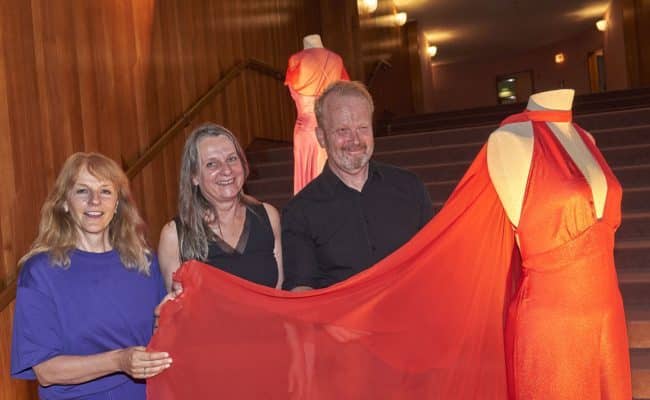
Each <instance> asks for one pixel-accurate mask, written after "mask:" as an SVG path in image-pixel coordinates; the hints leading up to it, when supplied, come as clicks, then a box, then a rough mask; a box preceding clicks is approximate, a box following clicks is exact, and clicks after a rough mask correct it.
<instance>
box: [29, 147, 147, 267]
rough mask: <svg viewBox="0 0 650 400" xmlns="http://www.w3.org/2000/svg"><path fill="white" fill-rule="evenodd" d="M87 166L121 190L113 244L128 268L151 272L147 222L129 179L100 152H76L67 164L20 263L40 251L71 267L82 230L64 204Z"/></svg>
mask: <svg viewBox="0 0 650 400" xmlns="http://www.w3.org/2000/svg"><path fill="white" fill-rule="evenodd" d="M84 168H85V169H86V170H87V171H88V173H90V174H91V175H93V176H94V177H96V178H97V179H103V180H107V181H109V182H111V183H112V184H113V185H114V186H115V190H116V191H117V199H118V205H117V209H116V210H115V214H114V215H113V219H112V220H111V222H110V224H109V226H108V230H109V231H108V236H109V242H110V244H111V246H113V248H114V249H115V250H117V252H118V253H119V255H120V259H121V260H122V263H123V264H124V265H125V266H126V268H129V269H136V270H138V272H141V273H143V274H145V275H149V267H150V264H151V259H152V255H151V250H150V249H149V246H148V244H147V241H146V239H145V224H144V221H143V220H142V217H140V214H139V212H138V210H137V208H136V206H135V203H134V201H133V197H132V196H131V189H130V188H129V179H128V178H127V177H126V175H125V174H124V171H122V169H121V168H120V167H119V166H118V165H117V163H116V162H115V161H113V160H111V159H110V158H108V157H106V156H104V155H102V154H99V153H75V154H73V155H71V156H70V157H69V158H68V159H67V160H66V162H65V163H64V164H63V168H62V169H61V172H60V173H59V176H58V177H57V178H56V182H55V183H54V187H53V188H52V190H51V191H50V193H49V194H48V196H47V198H46V199H45V203H44V204H43V207H42V208H41V220H40V223H39V226H38V235H37V236H36V239H35V240H34V242H33V243H32V245H31V247H30V250H29V251H28V252H27V254H25V255H24V256H23V257H22V258H21V259H20V261H18V265H19V266H20V265H22V264H23V263H25V261H27V260H28V259H29V258H30V257H32V256H34V255H36V254H40V253H48V255H49V257H50V260H51V262H52V263H53V264H54V265H57V266H59V267H62V268H67V267H69V266H70V254H69V253H70V251H71V250H73V249H74V248H75V247H76V244H77V240H78V236H77V235H78V233H77V228H76V225H75V222H74V221H73V219H72V217H71V216H70V214H69V213H68V212H66V210H65V209H64V203H65V201H66V198H67V195H68V193H69V192H70V191H71V190H72V187H73V186H74V184H75V182H76V180H77V177H78V176H79V172H80V171H81V170H82V169H84Z"/></svg>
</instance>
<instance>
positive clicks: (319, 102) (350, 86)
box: [314, 81, 375, 129]
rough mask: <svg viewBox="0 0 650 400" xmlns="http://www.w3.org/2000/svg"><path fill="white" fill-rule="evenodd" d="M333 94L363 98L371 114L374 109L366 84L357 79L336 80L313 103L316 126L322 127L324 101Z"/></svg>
mask: <svg viewBox="0 0 650 400" xmlns="http://www.w3.org/2000/svg"><path fill="white" fill-rule="evenodd" d="M333 95H338V96H352V97H357V98H360V99H362V100H365V101H366V103H368V109H369V110H370V115H372V113H373V111H374V110H375V104H374V103H373V101H372V96H371V95H370V93H369V92H368V89H367V88H366V85H364V84H363V83H361V82H358V81H336V82H334V83H332V84H331V85H329V86H328V87H327V89H325V91H324V92H323V93H321V95H320V96H319V97H318V99H316V103H315V104H314V113H315V114H316V121H317V122H318V126H319V127H320V128H321V129H323V126H324V124H323V122H324V119H325V115H324V110H323V109H324V108H325V101H326V100H327V99H328V98H329V97H330V96H333Z"/></svg>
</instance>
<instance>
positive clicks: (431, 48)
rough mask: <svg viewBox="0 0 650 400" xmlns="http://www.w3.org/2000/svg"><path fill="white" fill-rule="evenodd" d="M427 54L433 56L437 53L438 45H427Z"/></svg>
mask: <svg viewBox="0 0 650 400" xmlns="http://www.w3.org/2000/svg"><path fill="white" fill-rule="evenodd" d="M427 54H428V55H429V57H431V58H433V57H435V56H436V54H438V46H433V45H431V46H429V47H427Z"/></svg>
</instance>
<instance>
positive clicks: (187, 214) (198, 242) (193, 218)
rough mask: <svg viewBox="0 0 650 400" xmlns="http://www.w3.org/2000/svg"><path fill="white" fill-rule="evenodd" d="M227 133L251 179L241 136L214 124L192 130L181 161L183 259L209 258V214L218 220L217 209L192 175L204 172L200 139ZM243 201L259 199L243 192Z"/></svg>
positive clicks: (181, 237) (179, 238)
mask: <svg viewBox="0 0 650 400" xmlns="http://www.w3.org/2000/svg"><path fill="white" fill-rule="evenodd" d="M218 136H225V137H226V138H228V140H230V141H231V142H232V144H233V145H234V146H235V152H236V153H237V156H238V157H239V159H240V160H241V163H242V166H243V168H244V181H245V180H246V178H248V173H249V167H248V161H247V160H246V154H245V153H244V149H243V148H242V147H241V144H239V141H238V140H237V137H235V135H234V134H233V133H232V132H230V131H229V130H228V129H226V128H224V127H223V126H220V125H217V124H214V123H210V122H208V123H204V124H202V125H200V126H198V127H197V128H196V129H194V130H193V131H192V133H191V134H190V136H189V137H188V138H187V141H186V142H185V148H184V149H183V158H182V160H181V173H180V175H181V176H180V182H179V188H178V218H179V219H180V222H181V224H180V227H177V232H178V233H179V235H178V236H179V237H178V244H179V251H180V256H181V260H182V261H186V260H205V259H206V258H207V257H208V240H209V239H210V238H213V237H214V233H213V232H212V229H210V227H209V225H208V221H206V216H210V217H211V218H213V220H212V221H214V220H216V221H217V222H218V218H219V216H218V214H217V210H216V209H215V208H214V206H213V205H212V204H210V202H209V201H208V200H207V199H206V198H205V196H203V193H201V189H200V188H199V186H198V185H194V184H193V182H192V178H193V177H196V176H197V175H198V174H199V172H200V165H199V162H200V160H199V142H200V141H201V140H202V139H203V138H206V137H218ZM239 196H240V200H241V201H242V203H244V204H245V205H246V204H251V203H254V202H255V201H254V200H252V198H250V197H249V196H246V195H244V193H243V190H242V191H241V192H240V193H239Z"/></svg>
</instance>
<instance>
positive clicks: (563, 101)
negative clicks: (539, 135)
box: [487, 89, 607, 226]
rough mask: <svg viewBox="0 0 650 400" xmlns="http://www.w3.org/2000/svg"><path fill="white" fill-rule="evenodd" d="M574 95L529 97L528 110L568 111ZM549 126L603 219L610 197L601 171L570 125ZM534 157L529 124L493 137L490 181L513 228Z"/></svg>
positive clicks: (570, 92)
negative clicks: (583, 182) (587, 188)
mask: <svg viewBox="0 0 650 400" xmlns="http://www.w3.org/2000/svg"><path fill="white" fill-rule="evenodd" d="M573 95H574V91H573V89H560V90H551V91H548V92H541V93H537V94H534V95H532V96H530V99H529V100H528V106H527V109H528V110H531V111H543V110H558V111H569V110H571V104H572V103H573ZM548 125H549V127H550V128H551V130H552V131H553V133H554V134H555V136H556V137H557V138H558V140H559V141H560V142H561V143H562V146H563V147H564V149H565V150H566V151H567V152H568V153H569V155H570V156H571V159H572V160H573V162H574V163H575V164H576V166H577V167H578V168H579V169H580V171H581V172H582V174H583V175H584V177H585V178H586V179H587V182H588V183H589V186H590V187H591V191H592V195H593V200H594V203H595V204H594V205H595V209H596V215H597V217H598V218H602V216H603V209H604V208H605V197H606V195H607V181H606V180H605V175H604V174H603V171H602V169H601V168H600V166H599V165H598V163H597V162H596V160H595V159H594V156H593V155H592V154H591V153H590V151H589V149H588V148H587V146H586V144H585V143H584V142H583V141H582V139H581V138H580V135H579V134H578V133H577V132H576V130H575V128H574V127H573V126H572V124H571V123H570V122H548ZM532 155H533V130H532V127H531V125H530V124H529V123H527V122H517V123H513V124H509V125H507V126H503V127H501V128H500V129H498V130H496V131H495V132H493V133H492V134H491V135H490V138H489V140H488V153H487V158H488V169H489V173H490V178H491V179H492V183H493V184H494V187H495V189H496V191H497V193H498V194H499V198H500V199H501V202H502V203H503V206H504V208H505V210H506V214H508V217H509V219H510V221H511V222H512V223H513V225H514V226H517V225H518V223H519V217H520V215H521V206H522V203H523V199H524V194H525V191H526V182H527V179H528V171H529V169H530V163H531V160H532Z"/></svg>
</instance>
